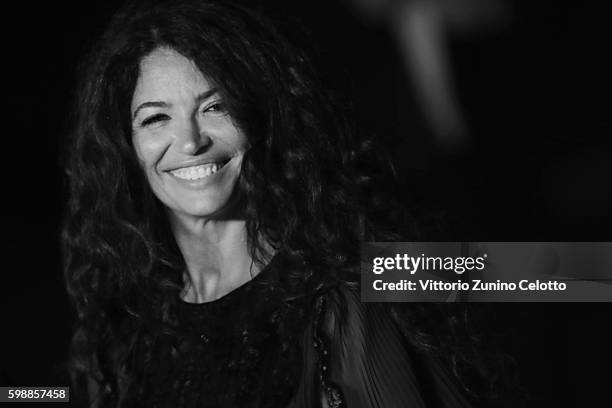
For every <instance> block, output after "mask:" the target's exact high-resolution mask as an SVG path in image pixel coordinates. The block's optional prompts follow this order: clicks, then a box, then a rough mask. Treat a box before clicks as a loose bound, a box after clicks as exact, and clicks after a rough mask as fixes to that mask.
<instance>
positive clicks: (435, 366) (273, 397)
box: [140, 258, 469, 408]
mask: <svg viewBox="0 0 612 408" xmlns="http://www.w3.org/2000/svg"><path fill="white" fill-rule="evenodd" d="M279 268H282V263H281V262H279V261H278V259H277V258H275V259H274V260H273V261H272V262H271V263H270V264H269V265H268V266H267V267H266V268H265V269H264V270H263V271H262V272H261V273H260V274H258V275H257V276H256V277H255V278H254V279H253V280H252V281H250V282H248V283H246V284H244V285H243V286H241V287H239V288H237V289H235V290H234V291H232V292H230V293H228V294H227V295H225V296H223V297H221V298H220V299H217V300H215V301H213V302H208V303H203V304H188V303H185V302H181V303H180V305H179V310H178V317H179V322H180V333H179V335H178V336H169V335H168V336H166V337H164V340H163V341H161V342H160V343H159V344H158V345H157V346H156V348H155V352H154V353H153V356H154V357H153V359H154V361H153V362H152V367H153V368H152V369H151V370H150V372H148V373H146V375H145V388H144V395H146V398H145V399H144V400H143V401H140V402H141V403H142V405H143V406H147V407H176V408H183V407H185V408H187V407H189V408H192V407H290V408H312V407H324V408H327V407H330V408H340V407H350V408H370V407H385V408H387V407H409V408H410V407H414V408H422V407H441V408H466V407H468V406H469V405H468V404H467V402H466V401H465V400H464V399H463V397H462V396H461V395H460V393H459V392H458V388H457V387H456V386H455V384H454V381H453V380H452V377H451V376H450V375H448V374H447V372H446V371H445V370H444V369H443V368H442V366H441V365H440V364H439V363H438V362H436V361H435V360H433V359H432V358H428V357H427V356H420V357H418V364H416V362H415V357H414V356H413V355H411V353H410V349H409V347H407V345H406V342H405V340H404V338H403V337H402V335H401V334H400V331H399V329H398V327H397V326H396V325H395V323H394V321H393V319H392V318H391V316H390V313H389V312H388V308H387V307H386V305H384V304H367V303H361V302H360V297H359V287H358V284H357V283H356V282H352V281H351V280H350V279H348V278H347V279H342V280H338V282H337V284H336V285H335V286H331V287H329V288H327V289H326V290H324V291H322V292H321V293H319V294H318V295H316V296H311V297H309V298H300V299H297V300H293V301H287V300H283V297H282V296H281V293H280V291H279V290H277V289H274V285H270V281H271V280H274V279H278V276H279V274H280V273H282V270H279ZM415 367H419V370H424V371H426V372H417V370H416V369H415ZM423 379H425V381H427V383H426V384H423ZM425 390H426V391H427V392H424V391H425Z"/></svg>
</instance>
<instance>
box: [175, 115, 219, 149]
mask: <svg viewBox="0 0 612 408" xmlns="http://www.w3.org/2000/svg"><path fill="white" fill-rule="evenodd" d="M175 135H176V141H175V143H176V148H177V150H178V151H180V152H181V153H184V154H187V155H190V156H197V155H199V154H201V153H204V152H205V151H206V150H207V149H208V147H209V146H210V144H211V143H212V139H211V138H210V137H209V136H208V135H207V132H206V131H205V130H204V129H202V128H201V127H200V126H199V125H198V123H197V121H196V120H187V121H185V123H183V124H181V125H180V126H179V128H178V129H176V131H175Z"/></svg>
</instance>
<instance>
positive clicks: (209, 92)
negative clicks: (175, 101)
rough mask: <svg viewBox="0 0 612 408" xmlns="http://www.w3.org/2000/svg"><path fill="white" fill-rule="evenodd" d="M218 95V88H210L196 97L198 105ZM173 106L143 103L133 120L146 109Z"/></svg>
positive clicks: (163, 103) (156, 102) (160, 103)
mask: <svg viewBox="0 0 612 408" xmlns="http://www.w3.org/2000/svg"><path fill="white" fill-rule="evenodd" d="M216 93H217V88H210V89H209V90H207V91H204V92H202V93H201V94H199V95H198V96H196V101H197V102H198V103H201V102H202V101H205V100H206V99H208V98H210V97H211V96H213V95H214V94H216ZM170 105H171V104H169V103H167V102H164V101H148V102H143V103H141V104H140V105H138V107H137V108H136V109H135V110H134V114H133V115H132V120H134V119H136V115H138V112H140V110H141V109H144V108H167V107H169V106H170Z"/></svg>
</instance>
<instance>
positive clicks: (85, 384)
mask: <svg viewBox="0 0 612 408" xmlns="http://www.w3.org/2000/svg"><path fill="white" fill-rule="evenodd" d="M78 87H79V88H78V89H79V92H78V97H77V100H76V103H75V106H76V108H75V110H76V115H75V125H74V130H73V132H72V134H71V138H70V143H69V144H68V157H67V162H66V170H67V175H68V182H69V193H70V201H69V205H68V208H67V212H66V217H65V224H64V231H63V250H64V255H65V275H66V282H67V287H68V291H69V294H70V296H71V298H72V300H73V303H74V306H75V308H76V310H77V321H76V327H75V333H74V336H73V341H72V367H73V370H72V373H73V379H74V395H73V397H77V398H81V399H82V401H83V403H84V404H86V405H88V406H92V405H93V406H104V407H106V406H113V407H114V406H117V407H128V406H147V407H187V406H189V407H194V406H199V407H246V406H249V407H251V406H252V407H288V406H290V407H295V408H297V407H316V406H322V407H343V406H349V407H351V408H352V407H407V406H410V407H425V406H439V407H465V406H468V402H467V400H466V399H465V398H464V397H463V396H462V392H461V390H462V387H460V386H459V385H457V384H459V382H458V380H457V379H455V377H454V376H452V375H450V374H449V373H448V371H447V369H446V368H445V366H446V365H447V364H446V363H449V362H450V361H451V360H449V361H444V360H443V359H440V358H439V357H438V356H436V355H434V354H433V353H432V350H436V348H435V345H434V343H433V342H432V341H431V339H432V338H435V337H436V336H432V335H431V334H432V333H428V335H427V333H425V331H424V330H422V327H421V323H422V322H428V323H429V325H430V326H433V324H432V323H431V321H429V319H428V318H427V316H426V314H424V313H420V314H419V312H420V311H421V308H414V310H412V309H411V312H410V313H409V314H408V315H406V314H403V315H402V316H403V318H401V319H400V317H399V316H400V313H398V311H397V310H394V309H393V308H391V307H387V306H385V305H382V304H362V303H361V302H360V300H359V289H358V283H357V281H358V274H357V273H356V272H357V271H358V267H359V248H360V243H361V242H363V241H368V240H370V241H372V240H377V239H385V240H389V239H396V238H398V237H399V235H397V233H395V232H393V233H392V232H391V231H390V230H389V229H388V228H384V227H383V225H386V224H387V223H386V222H384V218H385V216H387V217H393V216H394V215H397V214H399V212H389V211H388V210H390V209H391V207H390V206H385V208H384V210H381V208H382V203H383V202H384V200H381V198H380V196H379V195H376V194H373V193H374V191H375V188H374V187H373V186H374V185H375V184H376V183H378V180H377V179H374V178H373V177H372V176H370V175H369V174H368V173H367V172H365V171H364V163H365V164H367V165H368V166H370V167H373V166H376V165H377V163H378V162H377V161H376V157H377V156H376V155H375V154H374V152H373V149H372V148H371V144H370V143H369V142H363V143H358V142H357V140H356V138H355V137H354V132H353V130H352V127H351V126H350V124H349V122H348V121H347V120H346V116H345V114H344V113H343V111H342V109H340V108H339V104H338V103H336V102H335V101H334V100H333V99H332V98H331V97H330V95H329V93H328V92H325V91H324V90H323V88H322V86H321V84H320V82H319V80H318V79H317V75H316V74H315V72H314V71H313V69H312V67H311V65H310V63H309V62H308V58H306V56H305V55H304V54H303V53H302V52H301V51H300V50H298V49H297V48H296V47H294V46H293V45H292V44H291V43H290V42H288V41H287V40H286V39H285V38H284V37H283V36H281V35H280V34H279V33H278V31H277V30H276V29H275V28H274V27H273V26H272V25H271V24H270V23H269V22H268V21H267V20H266V19H264V18H263V17H261V16H259V15H257V14H255V13H253V12H251V11H248V10H244V9H242V8H240V7H236V6H231V5H223V4H220V3H211V2H205V1H167V2H164V1H162V2H144V3H143V2H139V3H138V4H136V5H131V4H130V5H127V6H126V7H124V9H122V10H121V11H119V12H118V13H117V15H116V16H115V17H114V18H113V20H112V21H111V23H110V25H109V27H108V29H107V30H106V32H105V33H104V35H103V36H102V38H101V39H100V41H99V43H98V44H97V45H96V46H95V47H94V48H93V52H92V54H91V56H90V58H89V59H88V60H87V61H86V63H85V65H84V69H83V74H82V80H81V82H80V84H79V86H78ZM378 171H379V172H380V169H378ZM383 175H384V174H383ZM393 221H394V222H395V223H400V222H399V219H398V218H393ZM408 322H409V323H408ZM437 327H442V326H439V325H438V326H437ZM438 338H442V337H438ZM452 361H455V362H456V361H457V360H456V359H454V360H452ZM449 365H450V364H449Z"/></svg>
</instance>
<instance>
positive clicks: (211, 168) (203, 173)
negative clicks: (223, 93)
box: [169, 158, 231, 181]
mask: <svg viewBox="0 0 612 408" xmlns="http://www.w3.org/2000/svg"><path fill="white" fill-rule="evenodd" d="M230 160H231V158H227V159H224V160H222V161H218V162H214V163H205V164H200V165H197V166H189V167H181V168H178V169H174V170H171V171H169V173H170V174H172V175H173V176H174V177H176V178H179V179H181V180H188V181H194V180H201V179H204V178H206V177H210V176H212V175H213V174H215V173H217V172H218V171H219V170H221V169H222V168H223V167H224V166H225V165H226V164H227V163H228V162H229V161H230Z"/></svg>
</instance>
